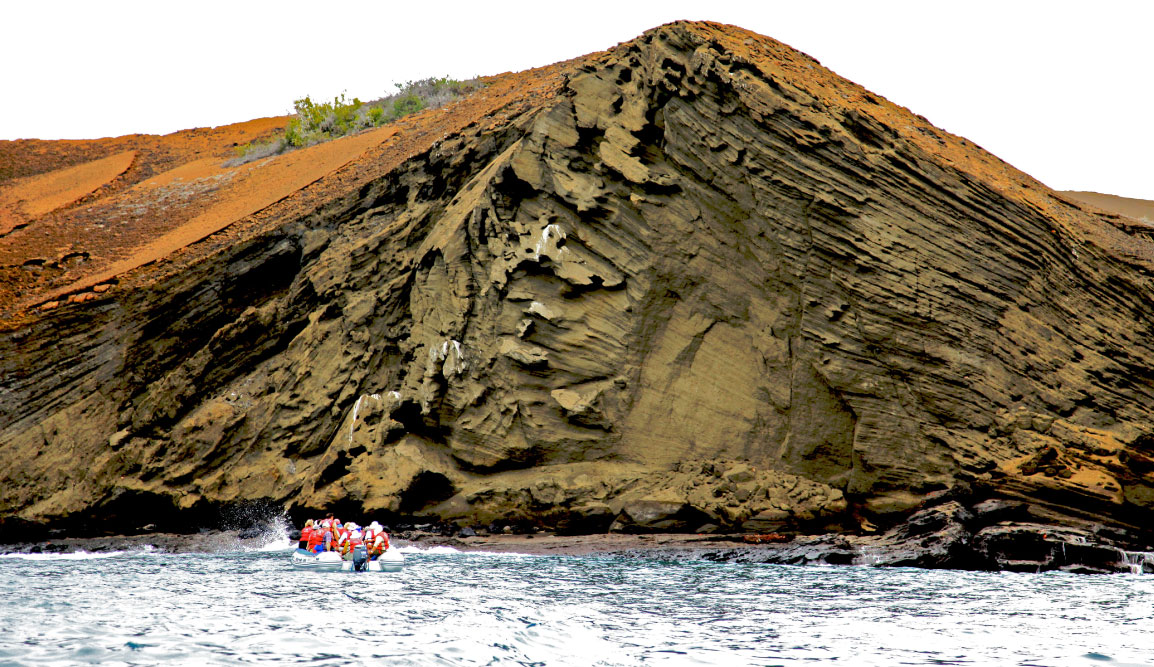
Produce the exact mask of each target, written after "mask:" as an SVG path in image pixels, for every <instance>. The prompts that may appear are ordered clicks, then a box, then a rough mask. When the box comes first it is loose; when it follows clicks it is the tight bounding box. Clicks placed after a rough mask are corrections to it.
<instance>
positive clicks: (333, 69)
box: [0, 0, 1154, 200]
mask: <svg viewBox="0 0 1154 667" xmlns="http://www.w3.org/2000/svg"><path fill="white" fill-rule="evenodd" d="M683 18H686V19H708V20H714V21H720V22H723V23H732V24H736V25H739V26H742V27H744V28H748V29H750V30H753V31H755V32H759V33H762V34H765V35H769V36H771V37H774V38H776V39H779V40H781V41H783V42H785V43H786V44H789V45H791V46H793V47H795V48H797V49H800V50H802V51H804V52H806V53H808V54H810V55H811V56H813V57H815V58H817V59H818V60H820V61H821V62H822V64H824V65H825V66H827V67H829V68H830V69H832V70H834V71H835V72H837V73H838V74H841V75H842V76H844V77H846V78H848V79H851V80H853V81H856V82H858V83H860V84H862V85H863V86H865V87H866V88H869V89H871V90H873V91H874V92H876V93H878V94H880V95H883V96H885V97H887V98H889V99H890V100H892V101H893V102H896V103H898V104H901V105H903V106H906V107H909V108H910V109H911V110H913V111H914V112H915V113H919V114H921V115H923V116H926V117H927V118H928V119H929V120H930V121H931V122H933V123H934V124H936V125H938V126H939V127H943V128H945V129H947V130H949V131H951V132H953V133H955V134H959V135H962V136H965V137H967V138H969V139H971V140H973V141H974V142H976V143H977V144H979V145H981V146H982V147H983V148H985V149H986V150H989V151H990V152H992V153H994V154H995V155H998V156H999V157H1001V158H1002V159H1004V160H1006V161H1007V162H1009V163H1011V164H1013V165H1015V166H1016V167H1018V168H1019V169H1022V170H1023V171H1025V172H1027V173H1029V174H1031V175H1033V176H1034V177H1036V178H1038V179H1039V180H1041V181H1043V182H1044V183H1046V184H1047V185H1050V186H1051V187H1053V188H1056V189H1076V190H1096V191H1099V192H1108V193H1111V194H1118V195H1123V196H1129V197H1139V198H1143V199H1152V200H1154V104H1152V103H1154V1H1150V0H1132V1H1130V2H1123V1H1121V0H1086V1H1084V2H1063V1H1060V0H1055V1H1051V2H1035V1H1033V0H1019V1H1015V0H1001V1H999V2H992V1H990V0H970V1H969V2H945V1H940V0H939V1H936V2H935V1H934V0H921V1H917V2H915V1H899V0H890V1H886V0H876V1H873V2H870V1H866V0H856V1H855V0H789V1H786V2H780V1H762V2H757V1H755V0H748V1H746V2H731V1H727V0H694V1H693V2H685V1H682V0H664V1H661V2H629V1H628V0H616V1H615V2H605V1H603V0H581V1H578V2H565V3H551V2H543V1H540V0H538V1H537V2H523V1H517V2H505V3H497V2H493V3H487V2H476V1H474V2H448V1H441V2H435V1H425V2H420V1H413V0H408V1H406V2H404V3H395V2H383V1H374V0H360V1H355V0H354V1H353V2H342V1H340V0H333V1H332V2H326V1H325V0H311V1H310V2H297V1H296V0H281V1H279V2H246V1H244V0H231V1H229V2H221V1H219V0H199V1H197V2H182V3H176V2H166V1H164V0H152V1H149V2H128V1H117V0H108V1H104V2H95V1H93V0H82V1H75V2H72V1H52V0H0V26H2V29H0V63H2V65H0V139H16V138H26V137H36V138H43V139H60V138H94V137H102V136H116V135H121V134H128V133H133V132H141V133H158V134H163V133H168V132H173V131H176V130H180V129H186V128H190V127H203V126H212V125H223V124H227V123H232V122H238V121H243V120H248V119H250V118H257V117H261V116H272V115H279V114H283V113H286V112H288V111H289V110H290V109H291V106H292V100H293V99H295V98H298V97H301V96H303V95H306V94H308V95H312V96H314V98H315V97H331V96H333V95H336V94H338V93H340V92H342V91H347V93H348V94H349V95H350V96H358V97H360V98H362V99H372V98H375V97H379V96H380V95H383V94H385V93H387V92H392V90H394V88H393V85H392V84H393V83H394V82H398V81H406V80H409V79H417V78H423V77H426V76H431V75H450V76H453V77H455V78H468V77H470V76H473V75H476V74H495V73H498V72H504V71H510V70H513V71H515V70H522V69H527V68H530V67H538V66H542V65H547V64H550V63H553V62H556V61H559V60H565V59H569V58H573V57H576V56H580V55H583V54H585V53H589V52H591V51H599V50H602V49H605V48H608V47H610V46H612V45H614V44H616V43H618V42H621V41H625V40H628V39H632V38H633V37H636V36H637V35H639V34H641V33H642V32H644V31H645V30H647V29H649V28H652V27H655V26H657V25H660V24H662V23H666V22H668V21H672V20H676V19H683Z"/></svg>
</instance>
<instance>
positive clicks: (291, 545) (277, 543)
mask: <svg viewBox="0 0 1154 667" xmlns="http://www.w3.org/2000/svg"><path fill="white" fill-rule="evenodd" d="M296 548H297V543H296V542H293V541H292V540H290V539H289V538H287V537H286V538H283V539H278V540H273V541H272V542H269V543H268V544H266V545H264V546H262V547H261V548H260V549H258V551H291V550H292V549H296Z"/></svg>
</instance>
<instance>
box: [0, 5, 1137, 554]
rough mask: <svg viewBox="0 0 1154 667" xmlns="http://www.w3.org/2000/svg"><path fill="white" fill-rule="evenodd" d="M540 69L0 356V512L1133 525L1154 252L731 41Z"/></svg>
mask: <svg viewBox="0 0 1154 667" xmlns="http://www.w3.org/2000/svg"><path fill="white" fill-rule="evenodd" d="M556 72H557V77H556V78H557V82H556V84H555V85H556V90H555V94H550V95H549V96H547V97H545V98H543V99H542V101H540V102H539V103H535V104H532V105H521V106H515V107H514V106H510V107H509V108H507V109H506V113H505V115H504V116H502V117H501V118H500V122H487V123H474V124H471V125H467V126H465V127H461V128H457V129H455V130H454V131H452V132H449V133H447V134H446V135H445V136H444V137H443V138H441V139H440V140H439V141H437V142H436V143H435V144H433V145H432V146H430V147H429V148H427V150H423V151H422V152H419V153H417V154H414V155H412V156H411V157H410V158H409V159H407V160H406V161H404V162H402V163H401V164H399V165H398V166H396V167H394V168H391V169H389V170H387V171H386V172H383V173H382V174H381V175H380V176H379V177H376V178H374V179H372V180H369V181H367V182H365V183H363V184H359V185H358V186H357V187H356V188H351V189H346V190H344V191H342V192H341V193H340V194H339V196H330V197H327V198H325V199H324V200H323V201H320V202H318V203H316V204H315V205H313V206H312V207H311V208H308V209H307V210H306V211H305V212H302V213H297V214H294V215H285V216H284V217H282V218H280V219H278V220H276V222H275V224H272V225H266V226H265V227H264V228H262V231H261V232H260V233H259V234H252V235H250V236H248V237H242V238H240V239H239V240H237V241H235V242H231V243H228V244H225V245H224V246H222V247H221V249H220V250H219V251H217V252H215V253H214V254H211V255H208V256H206V257H204V258H201V259H198V260H197V261H195V262H191V263H190V264H189V266H188V267H187V268H185V269H184V270H182V271H179V272H177V271H173V272H170V273H169V274H168V275H166V276H164V277H163V278H162V279H159V280H157V281H155V282H153V283H151V284H149V285H148V286H141V287H137V288H131V289H129V288H128V287H125V288H123V289H118V290H112V291H110V292H108V293H107V294H106V295H104V296H102V297H101V298H95V299H91V300H86V301H83V302H81V303H77V304H72V305H68V306H65V307H62V308H59V309H55V310H52V311H48V312H44V313H41V314H39V315H37V316H36V317H34V318H32V319H31V321H29V322H26V323H24V324H21V325H20V326H19V327H17V328H15V329H13V330H11V331H8V332H6V333H4V334H3V338H2V340H0V354H2V355H3V362H2V363H3V372H4V375H3V378H2V379H0V402H2V403H0V404H2V406H3V416H2V417H0V420H2V421H0V481H2V484H0V508H2V512H0V513H2V515H3V517H2V518H3V519H4V520H5V521H7V522H8V523H9V525H11V524H13V523H15V522H16V521H30V522H55V521H60V520H64V521H71V522H74V523H75V522H86V521H88V522H91V520H96V519H99V520H104V521H108V522H110V524H109V525H112V524H115V525H121V524H124V525H129V524H130V523H132V522H136V523H147V522H153V521H168V522H179V521H181V520H182V519H181V517H186V518H187V517H189V516H194V515H195V514H196V513H197V512H199V511H205V508H209V507H215V506H219V505H221V504H228V503H235V502H242V501H248V500H258V499H259V500H269V501H272V502H273V503H277V504H282V505H284V506H286V507H288V508H290V509H293V510H319V509H322V508H337V509H344V510H346V511H353V510H355V511H358V512H360V511H364V512H367V513H375V514H378V515H381V516H383V517H396V516H409V515H425V516H437V517H440V518H442V519H446V520H453V521H460V522H463V523H488V522H490V521H494V520H506V521H508V520H528V521H534V522H539V523H540V524H542V525H545V526H550V527H556V528H559V529H560V530H562V531H570V532H580V531H604V530H606V529H609V528H610V527H613V529H615V530H700V529H702V528H703V527H704V528H705V529H706V530H709V529H711V528H710V527H715V528H718V529H736V530H746V531H754V532H767V531H771V530H789V529H826V528H834V529H856V528H857V527H858V526H859V525H860V524H861V523H862V522H863V521H865V522H869V521H873V522H884V521H887V520H890V519H892V518H893V517H896V516H900V515H901V514H902V513H904V512H908V511H910V510H912V509H913V508H915V507H917V506H918V505H919V503H921V502H922V501H923V500H924V499H925V498H926V497H927V495H931V494H934V493H937V492H941V491H942V490H946V489H954V490H957V489H960V488H964V489H968V490H969V491H972V492H973V493H977V494H980V495H981V496H982V497H989V496H996V497H1007V498H1015V499H1019V500H1020V499H1025V500H1028V501H1030V502H1031V503H1033V504H1035V505H1036V506H1037V507H1040V508H1043V510H1041V511H1042V512H1043V513H1045V514H1046V516H1047V517H1049V520H1052V521H1054V522H1058V523H1061V522H1072V521H1078V520H1081V519H1084V518H1087V517H1091V518H1094V519H1096V520H1099V521H1102V522H1105V523H1110V524H1114V525H1117V526H1120V527H1124V528H1131V529H1133V528H1140V527H1141V525H1142V524H1143V522H1145V521H1147V520H1148V519H1149V517H1150V509H1151V508H1152V507H1154V475H1152V472H1154V423H1151V420H1150V417H1149V414H1148V408H1147V406H1148V405H1150V404H1151V399H1152V398H1154V397H1152V396H1151V381H1150V375H1149V373H1148V372H1147V370H1146V369H1147V368H1148V366H1149V365H1150V361H1151V360H1152V359H1154V350H1152V349H1151V347H1150V340H1151V337H1150V335H1149V334H1150V329H1151V324H1150V318H1149V314H1148V312H1149V308H1148V304H1149V302H1150V297H1151V294H1152V292H1151V283H1150V280H1149V275H1150V270H1151V268H1152V267H1154V264H1151V262H1150V261H1149V258H1150V257H1151V249H1152V248H1154V246H1151V244H1150V242H1149V241H1147V240H1144V239H1143V238H1139V237H1134V236H1128V235H1127V234H1125V233H1124V231H1122V230H1120V229H1117V228H1116V226H1115V225H1112V224H1110V220H1108V219H1106V218H1105V217H1103V216H1101V215H1098V214H1096V213H1094V212H1088V211H1083V210H1081V209H1079V208H1078V207H1077V206H1076V205H1075V204H1073V203H1070V202H1067V201H1065V200H1063V199H1060V198H1058V197H1056V196H1055V195H1054V194H1053V193H1051V192H1050V191H1049V190H1047V189H1046V188H1045V187H1044V186H1042V185H1040V184H1038V183H1036V182H1034V181H1032V180H1031V179H1029V178H1028V177H1027V176H1025V175H1023V174H1020V173H1018V172H1015V171H1013V170H1012V168H1010V167H1008V166H1007V165H1004V164H1002V163H1000V162H999V161H997V160H996V158H993V157H992V156H989V155H987V154H985V153H983V152H981V150H980V149H978V148H977V147H974V146H973V145H972V144H969V143H968V142H965V141H964V140H961V139H958V138H957V137H953V136H951V135H948V134H946V133H944V132H942V131H940V130H938V129H936V128H933V127H932V126H931V125H929V124H928V123H927V122H926V121H925V120H924V119H921V118H919V117H915V116H913V115H911V114H909V113H908V112H907V111H905V110H903V109H900V108H898V107H895V106H894V105H892V104H890V103H889V102H886V101H884V100H881V99H878V98H876V97H874V96H872V95H870V94H869V93H868V92H866V91H864V90H862V89H861V88H859V87H857V86H854V85H853V84H850V83H849V82H846V81H844V80H841V79H839V78H837V77H836V76H834V75H832V74H830V73H829V72H827V71H825V70H823V69H822V68H821V67H820V65H819V64H818V63H816V62H815V61H813V60H811V59H809V58H808V57H806V56H804V55H802V54H799V53H797V52H794V51H791V50H789V49H788V48H787V47H784V46H783V45H780V44H778V43H776V42H773V41H772V40H769V39H767V38H763V37H760V36H757V35H753V34H751V33H747V32H744V31H741V30H738V29H734V28H730V27H724V26H715V25H711V24H693V23H679V24H673V25H670V26H664V27H662V28H659V29H657V30H654V31H651V32H649V33H647V34H646V35H644V36H643V37H641V38H639V39H638V40H635V41H634V42H630V43H627V44H623V45H621V46H619V47H617V48H615V49H613V50H611V51H609V52H606V53H604V54H598V55H595V56H590V57H588V58H586V59H583V60H580V61H575V62H573V63H568V64H566V65H565V66H563V67H561V66H559V68H558V69H557V70H556ZM182 513H183V514H182ZM118 522H119V523H118Z"/></svg>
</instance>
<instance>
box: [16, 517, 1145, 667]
mask: <svg viewBox="0 0 1154 667" xmlns="http://www.w3.org/2000/svg"><path fill="white" fill-rule="evenodd" d="M289 549H290V547H289V544H288V542H287V540H283V539H282V540H280V541H278V542H275V543H273V544H270V545H269V546H267V547H266V548H264V549H261V550H253V551H239V550H238V551H225V552H220V553H206V554H166V553H158V552H155V551H132V552H118V553H92V554H84V553H75V554H59V555H48V554H28V555H6V556H0V664H2V665H38V664H55V665H75V664H88V663H98V664H103V665H154V664H179V665H203V664H221V665H233V664H253V663H256V664H259V663H294V664H295V663H306V662H307V663H310V664H315V665H349V664H389V665H495V664H510V665H824V664H837V665H855V666H856V665H887V666H889V665H1054V666H1064V665H1095V666H1100V665H1106V666H1113V667H1118V666H1121V665H1140V664H1147V665H1151V664H1154V576H1149V575H1147V576H1142V575H1103V576H1087V575H1072V574H1061V573H1046V574H1010V573H977V572H951V571H932V570H915V569H881V568H871V567H789V566H778V565H757V564H727V563H714V562H708V561H698V560H669V559H663V558H660V557H651V558H647V557H622V556H580V557H578V556H527V555H509V554H484V553H467V552H459V551H456V550H453V549H450V548H446V547H433V548H428V549H421V548H415V547H406V548H405V552H406V553H405V556H406V559H407V560H406V566H405V568H404V570H403V571H401V572H398V573H355V572H315V571H299V570H295V569H293V567H292V566H291V565H290V562H289V553H290V551H289Z"/></svg>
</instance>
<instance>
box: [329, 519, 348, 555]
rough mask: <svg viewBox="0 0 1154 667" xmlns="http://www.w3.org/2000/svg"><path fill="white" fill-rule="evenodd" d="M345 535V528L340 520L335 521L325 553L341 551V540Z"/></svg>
mask: <svg viewBox="0 0 1154 667" xmlns="http://www.w3.org/2000/svg"><path fill="white" fill-rule="evenodd" d="M344 534H345V527H344V526H342V525H341V522H340V519H333V524H332V528H331V529H330V530H329V533H328V535H329V539H328V541H327V542H325V551H338V552H339V551H340V549H341V547H340V545H341V538H342V537H343V536H344Z"/></svg>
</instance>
